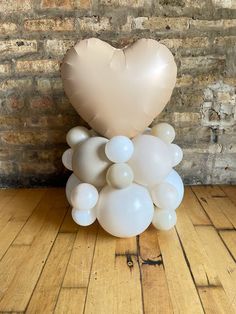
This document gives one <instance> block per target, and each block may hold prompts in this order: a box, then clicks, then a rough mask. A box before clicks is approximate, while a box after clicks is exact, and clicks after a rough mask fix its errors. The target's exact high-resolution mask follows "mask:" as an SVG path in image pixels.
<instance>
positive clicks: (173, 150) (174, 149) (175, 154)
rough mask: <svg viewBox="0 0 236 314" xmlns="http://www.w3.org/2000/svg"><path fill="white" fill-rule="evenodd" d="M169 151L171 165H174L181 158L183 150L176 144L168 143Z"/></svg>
mask: <svg viewBox="0 0 236 314" xmlns="http://www.w3.org/2000/svg"><path fill="white" fill-rule="evenodd" d="M169 151H170V155H171V158H172V167H175V166H177V165H178V164H179V163H180V162H181V160H182V159H183V151H182V149H181V148H180V147H179V146H178V145H176V144H170V145H169Z"/></svg>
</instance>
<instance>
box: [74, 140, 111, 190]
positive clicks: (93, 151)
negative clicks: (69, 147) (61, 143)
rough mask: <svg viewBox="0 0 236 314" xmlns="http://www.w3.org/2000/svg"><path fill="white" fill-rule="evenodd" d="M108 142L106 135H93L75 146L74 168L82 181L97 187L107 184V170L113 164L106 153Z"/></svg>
mask: <svg viewBox="0 0 236 314" xmlns="http://www.w3.org/2000/svg"><path fill="white" fill-rule="evenodd" d="M107 142H108V140H107V139H106V138H104V137H91V138H89V139H87V140H86V141H84V142H83V143H81V144H80V145H78V146H76V147H75V149H74V153H73V158H72V168H73V171H74V173H75V175H76V176H77V177H78V178H79V179H80V180H81V181H82V182H86V183H90V184H92V185H94V186H96V187H102V186H104V185H105V184H106V172H107V169H108V167H109V166H110V164H111V161H110V160H108V158H107V157H106V154H105V145H106V143H107Z"/></svg>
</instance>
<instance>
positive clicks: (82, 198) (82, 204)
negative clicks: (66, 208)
mask: <svg viewBox="0 0 236 314" xmlns="http://www.w3.org/2000/svg"><path fill="white" fill-rule="evenodd" d="M97 201H98V191H97V189H96V188H95V187H94V186H93V185H92V184H89V183H81V184H79V185H77V186H76V187H75V188H74V189H73V190H72V192H71V204H72V206H73V207H75V208H76V209H79V210H89V209H92V208H93V207H94V206H95V205H96V204H97Z"/></svg>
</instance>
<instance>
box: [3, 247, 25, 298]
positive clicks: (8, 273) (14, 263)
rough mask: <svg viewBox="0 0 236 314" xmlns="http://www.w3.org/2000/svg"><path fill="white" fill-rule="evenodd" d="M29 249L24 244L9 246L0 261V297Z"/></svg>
mask: <svg viewBox="0 0 236 314" xmlns="http://www.w3.org/2000/svg"><path fill="white" fill-rule="evenodd" d="M29 249H30V247H29V246H25V245H21V246H10V248H9V250H8V251H7V253H6V254H5V255H4V257H3V258H2V260H1V261H0V270H1V271H0V299H1V298H2V297H3V295H4V293H5V292H6V291H7V289H8V287H9V285H10V283H11V282H12V280H13V278H14V276H15V275H16V273H17V272H18V269H19V267H20V265H21V263H22V262H23V261H24V258H25V255H26V252H27V251H28V250H29Z"/></svg>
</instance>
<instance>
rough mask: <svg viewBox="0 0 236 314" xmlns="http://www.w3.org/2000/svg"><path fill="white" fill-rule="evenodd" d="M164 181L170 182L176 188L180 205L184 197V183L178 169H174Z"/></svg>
mask: <svg viewBox="0 0 236 314" xmlns="http://www.w3.org/2000/svg"><path fill="white" fill-rule="evenodd" d="M164 182H167V183H170V184H172V185H173V186H174V187H175V188H176V190H177V192H178V202H177V204H178V205H177V207H178V206H179V205H180V203H181V202H182V199H183V197H184V184H183V181H182V179H181V177H180V175H179V174H178V172H177V171H176V170H174V169H172V170H171V172H170V173H169V174H168V176H167V177H166V178H165V179H164Z"/></svg>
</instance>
